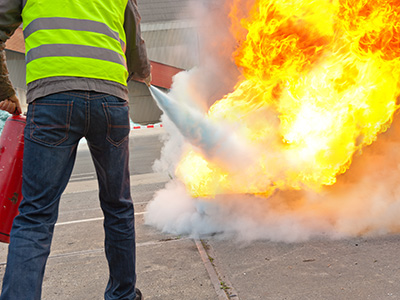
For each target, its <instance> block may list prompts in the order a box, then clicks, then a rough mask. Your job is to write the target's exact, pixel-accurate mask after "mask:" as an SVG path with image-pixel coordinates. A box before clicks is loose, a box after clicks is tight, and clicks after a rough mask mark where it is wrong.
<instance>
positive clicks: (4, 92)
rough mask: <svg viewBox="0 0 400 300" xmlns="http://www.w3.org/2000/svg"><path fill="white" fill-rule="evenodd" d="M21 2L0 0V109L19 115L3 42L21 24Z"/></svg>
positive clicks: (19, 109)
mask: <svg viewBox="0 0 400 300" xmlns="http://www.w3.org/2000/svg"><path fill="white" fill-rule="evenodd" d="M21 11H22V1H21V0H0V109H2V110H5V111H8V112H9V113H21V105H20V103H19V100H18V98H17V97H16V95H15V90H14V88H13V86H12V84H11V81H10V78H9V77H8V69H7V63H6V55H5V50H4V49H5V47H6V46H5V42H6V41H7V40H8V39H9V38H10V37H11V35H12V34H13V33H14V32H15V30H16V29H17V28H18V26H19V25H20V24H21V22H22V18H21Z"/></svg>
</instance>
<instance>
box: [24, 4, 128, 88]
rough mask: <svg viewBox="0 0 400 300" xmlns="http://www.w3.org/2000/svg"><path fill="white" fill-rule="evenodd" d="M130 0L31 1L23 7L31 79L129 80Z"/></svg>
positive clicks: (28, 77)
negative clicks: (127, 24) (127, 23)
mask: <svg viewBox="0 0 400 300" xmlns="http://www.w3.org/2000/svg"><path fill="white" fill-rule="evenodd" d="M127 3H128V0H27V1H26V2H25V5H24V7H23V10H22V21H23V31H24V38H25V49H26V50H25V51H26V52H25V54H26V57H25V58H26V72H27V75H26V77H27V78H26V81H27V83H30V82H32V81H35V80H38V79H41V78H48V77H55V76H73V77H86V78H96V79H103V80H110V81H114V82H118V83H120V84H123V85H125V86H126V85H127V83H126V80H127V78H128V71H127V68H126V58H125V44H126V38H125V31H124V28H123V24H124V14H125V9H126V6H127Z"/></svg>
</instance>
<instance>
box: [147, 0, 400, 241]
mask: <svg viewBox="0 0 400 300" xmlns="http://www.w3.org/2000/svg"><path fill="white" fill-rule="evenodd" d="M204 3H205V2H204ZM204 3H203V2H199V3H197V4H196V5H198V6H197V7H196V9H195V10H193V11H196V13H197V14H198V15H197V18H198V20H201V22H202V24H207V26H205V27H204V26H203V27H199V28H200V29H199V36H200V38H199V39H200V40H201V41H203V42H204V43H205V42H206V41H207V42H208V43H206V44H203V45H201V47H202V49H201V50H203V51H201V52H202V53H204V56H203V58H202V62H201V66H200V67H199V68H197V69H194V70H191V71H189V72H183V73H180V74H178V75H177V76H176V77H175V79H174V84H173V87H172V90H171V92H170V94H169V97H170V98H171V99H173V101H175V105H177V107H179V109H180V111H181V112H182V110H183V111H184V113H183V114H181V115H180V116H174V114H173V113H172V114H170V115H168V113H165V114H164V115H163V116H162V122H163V124H164V128H165V129H166V134H165V136H164V137H163V141H164V147H163V149H162V153H161V158H160V160H157V161H156V162H155V164H154V166H153V168H154V170H155V171H156V172H167V173H169V174H170V175H171V176H172V177H174V173H175V169H176V166H177V164H178V162H179V161H180V159H181V158H182V154H183V153H185V152H186V151H187V150H188V149H190V148H191V147H193V146H194V147H196V148H197V149H199V150H200V151H202V153H204V155H205V156H206V157H207V158H208V159H211V160H213V159H215V160H218V161H220V160H222V161H223V162H224V163H225V164H226V165H228V167H230V168H231V169H235V170H237V167H238V165H237V162H238V160H237V157H242V155H243V153H244V152H246V153H248V154H249V153H250V154H252V151H253V150H254V149H251V148H250V147H247V146H246V145H241V141H240V139H239V140H235V137H234V136H231V137H232V140H230V141H231V142H230V143H226V144H225V145H224V146H221V145H220V144H219V141H220V140H221V132H222V135H226V134H227V135H228V136H229V134H230V132H231V131H230V128H229V127H228V126H227V125H226V124H220V123H211V122H210V121H209V120H208V119H207V117H206V111H207V109H208V108H209V107H210V105H211V104H212V103H213V102H214V101H215V100H217V99H220V98H221V97H222V95H224V94H226V93H228V92H230V91H231V89H232V88H233V86H234V83H235V82H237V78H238V76H239V72H238V71H237V70H236V68H235V66H234V64H233V62H232V61H231V60H230V57H231V53H232V49H233V47H234V39H233V37H232V36H231V35H230V34H229V32H227V28H229V21H228V20H227V17H226V16H227V14H228V13H227V8H226V7H225V6H224V5H223V4H222V1H221V4H219V6H218V9H215V7H214V6H211V8H210V6H209V5H206V4H204ZM215 3H217V2H215ZM204 36H207V38H202V37H204ZM175 112H176V111H175ZM185 113H186V116H189V117H188V118H186V119H185V120H182V119H181V120H176V119H174V117H182V115H183V116H185ZM193 116H195V119H196V120H197V123H194V124H190V120H191V119H190V118H193ZM199 124H200V126H199ZM188 126H189V127H188ZM190 126H191V127H190ZM204 128H205V129H204ZM216 128H223V129H221V130H222V131H219V130H220V129H218V130H215V129H216ZM195 129H197V131H195V133H194V132H193V130H195ZM202 130H203V131H202ZM213 139H215V140H213ZM210 140H213V142H211V143H210ZM228 140H229V139H228ZM399 147H400V121H398V115H396V116H395V119H394V122H393V124H392V126H391V127H390V128H389V130H388V131H386V132H385V133H382V134H380V135H379V136H378V140H377V141H376V142H374V143H373V144H372V145H370V146H368V147H366V148H364V149H363V151H362V153H361V152H360V153H357V154H356V155H355V156H354V157H353V162H352V165H351V167H350V169H349V170H348V171H347V172H346V173H344V174H342V175H340V176H338V178H337V183H335V184H334V185H333V186H329V187H326V188H324V189H322V190H321V191H319V192H314V191H311V190H307V189H304V190H285V191H281V190H276V191H275V193H274V194H273V195H271V196H270V197H268V198H265V197H261V196H257V195H247V194H229V195H228V194H226V195H217V196H216V197H215V198H214V199H202V198H192V197H191V196H190V195H189V193H188V191H187V190H186V187H185V186H184V184H183V183H182V182H180V181H179V179H177V178H174V179H172V180H171V181H170V182H169V183H168V184H167V185H166V187H165V188H164V189H163V190H160V191H158V192H157V193H156V194H155V197H154V199H153V200H152V201H151V202H150V203H149V205H148V207H147V215H146V223H147V224H149V225H152V226H155V227H156V228H158V229H160V230H162V231H164V232H169V233H173V234H184V235H190V236H194V237H199V236H203V235H215V234H217V236H218V237H221V238H228V237H229V238H232V237H235V238H237V239H238V240H240V241H253V240H258V239H268V240H272V241H284V242H296V241H304V240H307V239H310V238H320V237H324V238H333V239H337V238H344V237H351V236H360V235H369V236H371V235H382V234H388V233H394V232H399V231H400V218H399V217H398V215H399V213H400V185H399V184H398V183H399V179H400V155H399V154H398V150H397V149H399ZM232 149H235V150H236V151H234V154H232ZM264 151H265V152H266V153H268V149H264ZM249 156H250V157H249ZM245 157H246V158H244V159H243V161H244V162H245V164H246V163H248V162H249V161H251V155H247V156H245ZM241 167H242V166H241ZM192 172H196V169H193V170H192ZM265 184H268V182H265Z"/></svg>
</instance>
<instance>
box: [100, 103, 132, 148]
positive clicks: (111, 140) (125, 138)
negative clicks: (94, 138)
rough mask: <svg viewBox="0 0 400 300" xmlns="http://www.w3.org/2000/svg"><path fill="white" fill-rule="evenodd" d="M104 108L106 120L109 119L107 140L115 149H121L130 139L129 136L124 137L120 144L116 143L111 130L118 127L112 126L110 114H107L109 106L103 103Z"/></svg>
mask: <svg viewBox="0 0 400 300" xmlns="http://www.w3.org/2000/svg"><path fill="white" fill-rule="evenodd" d="M102 106H103V111H104V115H105V116H106V119H107V136H106V139H107V141H109V142H110V143H111V144H112V145H114V146H115V147H119V146H120V145H121V144H122V143H123V142H125V141H126V140H127V139H128V138H129V134H128V135H127V136H126V137H124V138H123V139H122V140H121V141H119V142H118V143H117V142H115V141H114V140H113V139H111V128H112V127H116V126H113V125H112V124H111V120H110V118H109V116H108V112H107V109H106V108H107V107H109V105H108V104H107V103H103V104H102Z"/></svg>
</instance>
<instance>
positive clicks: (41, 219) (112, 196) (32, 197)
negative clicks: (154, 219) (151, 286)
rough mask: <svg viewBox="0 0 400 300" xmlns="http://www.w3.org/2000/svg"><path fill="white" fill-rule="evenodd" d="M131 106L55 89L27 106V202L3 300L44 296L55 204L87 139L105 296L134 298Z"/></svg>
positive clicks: (14, 237) (17, 223)
mask: <svg viewBox="0 0 400 300" xmlns="http://www.w3.org/2000/svg"><path fill="white" fill-rule="evenodd" d="M129 131H130V122H129V107H128V103H127V102H126V101H124V100H121V99H119V98H117V97H114V96H111V95H105V94H99V93H95V92H84V91H82V92H81V91H72V92H67V93H59V94H52V95H49V96H46V97H43V98H40V99H38V100H36V101H34V102H33V103H32V104H30V105H29V109H28V115H27V125H26V128H25V149H24V163H23V185H22V193H23V200H22V202H21V205H20V207H19V215H18V216H17V217H16V218H15V220H14V223H13V228H12V230H11V238H10V245H9V250H8V258H7V268H6V272H5V275H4V279H3V290H2V294H1V296H0V299H1V300H30V299H35V300H39V299H40V297H41V289H42V281H43V275H44V270H45V265H46V261H47V258H48V256H49V253H50V245H51V240H52V237H53V230H54V225H55V223H56V221H57V217H58V207H59V200H60V197H61V194H62V193H63V191H64V189H65V187H66V185H67V183H68V180H69V178H70V175H71V172H72V169H73V166H74V162H75V157H76V150H77V146H78V142H79V140H80V139H81V138H82V137H85V138H86V139H87V142H88V146H89V149H90V153H91V156H92V159H93V162H94V165H95V168H96V173H97V178H98V183H99V198H100V206H101V209H102V211H103V214H104V231H105V254H106V258H107V261H108V265H109V273H110V274H109V281H108V284H107V287H106V291H105V295H104V297H105V299H106V300H114V299H118V300H122V299H126V300H128V299H129V300H133V299H135V297H136V293H135V283H136V273H135V259H136V257H135V220H134V208H133V203H132V199H131V195H130V183H129V148H128V147H129V140H128V138H129Z"/></svg>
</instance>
